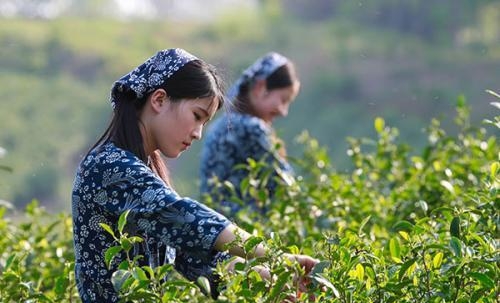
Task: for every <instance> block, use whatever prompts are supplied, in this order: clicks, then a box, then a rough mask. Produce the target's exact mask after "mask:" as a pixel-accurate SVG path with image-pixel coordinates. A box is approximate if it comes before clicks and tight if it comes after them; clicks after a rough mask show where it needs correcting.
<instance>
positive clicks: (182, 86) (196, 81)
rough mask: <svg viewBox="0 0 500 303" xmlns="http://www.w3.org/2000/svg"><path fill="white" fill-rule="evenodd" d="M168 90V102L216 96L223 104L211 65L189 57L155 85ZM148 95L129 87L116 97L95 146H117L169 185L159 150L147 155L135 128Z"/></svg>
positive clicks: (166, 171)
mask: <svg viewBox="0 0 500 303" xmlns="http://www.w3.org/2000/svg"><path fill="white" fill-rule="evenodd" d="M159 88H163V89H165V91H167V92H168V96H169V99H170V100H171V101H172V102H180V101H181V100H185V99H196V98H206V97H210V98H217V99H218V100H219V104H218V109H219V108H220V107H222V106H223V103H224V96H223V91H224V89H223V83H222V80H221V78H220V76H219V75H218V74H217V72H216V70H215V68H214V67H213V66H211V65H210V64H207V63H206V62H204V61H202V60H193V61H190V62H188V63H186V64H185V65H184V66H183V67H181V68H180V69H179V70H178V71H176V72H175V73H174V74H173V75H172V76H170V78H168V79H167V80H166V81H165V83H164V84H163V85H162V86H161V87H159ZM149 95H151V93H150V94H148V95H146V96H144V97H142V98H137V96H136V94H135V93H134V92H133V91H132V90H126V91H124V92H122V93H120V94H119V95H118V96H117V97H118V98H117V100H116V101H117V102H116V105H115V109H114V112H113V117H112V119H111V122H110V123H109V125H108V127H107V129H106V130H105V131H104V133H103V134H102V136H101V137H100V138H99V139H98V140H97V142H96V143H95V144H94V146H93V147H92V148H91V150H92V149H95V148H96V147H98V146H101V145H103V144H104V143H106V142H108V141H111V142H113V143H114V144H115V145H116V146H117V147H119V148H122V149H125V150H128V151H130V152H132V153H133V154H135V155H136V156H137V157H138V158H139V159H141V160H142V161H143V162H144V163H147V164H148V165H149V167H150V168H151V170H153V172H155V173H156V174H157V175H158V176H159V177H160V178H161V179H162V180H163V181H165V183H166V184H167V185H169V186H171V182H170V178H169V173H168V169H167V166H166V165H165V162H164V161H163V159H162V158H161V154H160V152H159V151H155V152H154V153H153V154H151V155H150V156H149V159H148V155H146V152H145V150H144V144H143V138H142V135H141V131H140V128H139V123H141V122H140V120H139V114H140V112H141V111H142V109H143V107H144V105H145V104H146V100H147V99H148V97H149Z"/></svg>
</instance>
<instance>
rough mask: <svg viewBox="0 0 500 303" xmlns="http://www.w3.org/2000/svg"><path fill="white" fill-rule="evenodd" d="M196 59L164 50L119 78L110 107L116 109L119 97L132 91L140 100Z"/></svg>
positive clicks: (188, 54) (176, 51)
mask: <svg viewBox="0 0 500 303" xmlns="http://www.w3.org/2000/svg"><path fill="white" fill-rule="evenodd" d="M197 59H198V58H197V57H195V56H193V55H192V54H190V53H188V52H187V51H185V50H183V49H180V48H172V49H164V50H161V51H159V52H158V53H156V55H154V56H153V57H151V58H149V59H148V60H146V62H144V63H143V64H141V65H139V66H138V67H136V68H135V69H134V70H132V71H131V72H129V73H128V74H126V75H124V76H123V77H121V78H120V79H119V80H117V81H116V82H115V83H114V84H113V88H112V89H111V96H110V101H111V106H112V107H113V109H115V108H116V105H117V101H118V100H119V96H120V94H121V93H123V92H127V91H133V92H134V93H135V95H136V96H137V98H142V97H144V96H145V95H147V94H149V93H150V92H152V91H154V90H156V89H158V88H160V87H161V86H162V85H163V83H165V81H166V80H167V79H168V78H170V77H171V76H172V75H173V74H174V73H175V72H176V71H178V70H179V69H180V68H181V67H183V66H184V65H185V64H186V63H188V62H190V61H193V60H197Z"/></svg>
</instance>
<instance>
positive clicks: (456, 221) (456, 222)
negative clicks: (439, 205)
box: [450, 217, 460, 238]
mask: <svg viewBox="0 0 500 303" xmlns="http://www.w3.org/2000/svg"><path fill="white" fill-rule="evenodd" d="M450 234H451V235H452V236H453V237H456V238H460V217H454V218H453V220H451V224H450Z"/></svg>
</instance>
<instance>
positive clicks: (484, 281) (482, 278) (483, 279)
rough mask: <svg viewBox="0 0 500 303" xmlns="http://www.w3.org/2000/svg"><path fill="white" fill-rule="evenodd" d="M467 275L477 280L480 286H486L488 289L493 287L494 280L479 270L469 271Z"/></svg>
mask: <svg viewBox="0 0 500 303" xmlns="http://www.w3.org/2000/svg"><path fill="white" fill-rule="evenodd" d="M467 275H468V276H469V277H471V278H474V279H475V280H477V281H479V283H481V285H482V286H484V287H486V288H487V289H488V290H490V289H493V288H494V287H495V282H493V280H492V279H491V278H490V277H488V276H487V275H485V274H483V273H480V272H471V273H468V274H467Z"/></svg>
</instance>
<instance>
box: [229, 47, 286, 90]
mask: <svg viewBox="0 0 500 303" xmlns="http://www.w3.org/2000/svg"><path fill="white" fill-rule="evenodd" d="M287 62H288V59H287V58H286V57H284V56H282V55H280V54H278V53H275V52H270V53H268V54H266V55H265V56H263V57H261V58H259V59H257V61H255V62H254V63H253V64H252V65H250V66H249V67H248V68H247V69H246V70H245V71H244V72H243V73H242V74H241V76H240V77H239V78H238V80H236V82H235V83H234V85H233V86H232V87H231V88H230V89H229V92H228V94H227V97H228V99H229V100H234V99H235V98H236V97H237V96H238V94H239V93H240V87H241V85H242V84H245V83H248V82H253V81H255V80H260V79H266V78H267V77H269V76H270V75H271V74H272V73H274V72H275V71H276V70H277V69H278V68H280V67H282V66H283V65H285V64H286V63H287Z"/></svg>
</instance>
